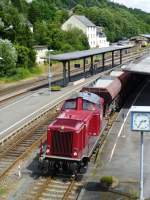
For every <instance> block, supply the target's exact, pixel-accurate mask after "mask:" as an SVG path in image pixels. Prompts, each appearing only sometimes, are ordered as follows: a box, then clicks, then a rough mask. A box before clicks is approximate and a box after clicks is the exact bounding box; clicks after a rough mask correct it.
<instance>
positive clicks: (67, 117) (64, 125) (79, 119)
mask: <svg viewBox="0 0 150 200" xmlns="http://www.w3.org/2000/svg"><path fill="white" fill-rule="evenodd" d="M91 118H92V112H91V111H83V110H80V111H77V110H65V111H64V112H62V113H61V114H60V115H59V116H58V117H57V118H56V120H55V121H54V122H53V123H52V124H51V125H49V127H48V129H50V130H59V131H61V132H67V131H75V132H76V133H78V132H80V130H81V129H82V128H83V126H84V125H85V124H87V122H88V121H90V119H91Z"/></svg>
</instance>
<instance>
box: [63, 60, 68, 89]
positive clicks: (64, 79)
mask: <svg viewBox="0 0 150 200" xmlns="http://www.w3.org/2000/svg"><path fill="white" fill-rule="evenodd" d="M66 72H67V70H66V61H63V86H66V85H67V79H66Z"/></svg>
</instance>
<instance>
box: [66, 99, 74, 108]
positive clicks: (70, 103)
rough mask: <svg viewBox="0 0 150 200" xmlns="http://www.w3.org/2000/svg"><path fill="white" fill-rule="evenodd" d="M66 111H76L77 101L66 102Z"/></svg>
mask: <svg viewBox="0 0 150 200" xmlns="http://www.w3.org/2000/svg"><path fill="white" fill-rule="evenodd" d="M64 109H76V100H69V101H66V102H65V104H64Z"/></svg>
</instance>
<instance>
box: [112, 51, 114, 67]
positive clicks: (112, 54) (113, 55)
mask: <svg viewBox="0 0 150 200" xmlns="http://www.w3.org/2000/svg"><path fill="white" fill-rule="evenodd" d="M113 67H114V51H112V68H113Z"/></svg>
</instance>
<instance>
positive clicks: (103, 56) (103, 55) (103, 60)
mask: <svg viewBox="0 0 150 200" xmlns="http://www.w3.org/2000/svg"><path fill="white" fill-rule="evenodd" d="M104 67H105V53H103V54H102V68H103V71H104Z"/></svg>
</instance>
